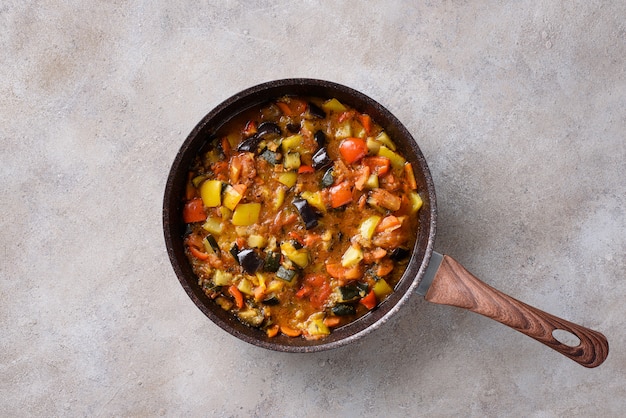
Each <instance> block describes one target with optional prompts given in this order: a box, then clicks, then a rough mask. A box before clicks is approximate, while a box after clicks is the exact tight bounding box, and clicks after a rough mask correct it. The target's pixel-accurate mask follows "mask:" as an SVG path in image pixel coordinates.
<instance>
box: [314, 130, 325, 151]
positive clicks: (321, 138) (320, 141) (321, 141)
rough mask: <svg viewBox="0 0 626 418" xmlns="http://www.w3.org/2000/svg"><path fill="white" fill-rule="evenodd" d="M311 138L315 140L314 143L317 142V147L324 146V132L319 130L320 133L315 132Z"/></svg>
mask: <svg viewBox="0 0 626 418" xmlns="http://www.w3.org/2000/svg"><path fill="white" fill-rule="evenodd" d="M313 138H314V139H315V142H317V146H318V147H325V146H326V134H324V131H321V130H320V131H317V132H315V135H313Z"/></svg>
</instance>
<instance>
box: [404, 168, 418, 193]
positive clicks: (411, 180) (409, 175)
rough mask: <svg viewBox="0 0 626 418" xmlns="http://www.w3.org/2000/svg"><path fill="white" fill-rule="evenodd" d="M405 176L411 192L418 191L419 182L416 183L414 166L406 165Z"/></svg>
mask: <svg viewBox="0 0 626 418" xmlns="http://www.w3.org/2000/svg"><path fill="white" fill-rule="evenodd" d="M404 176H405V177H406V182H407V184H408V185H409V187H410V188H411V190H417V182H416V181H415V173H414V172H413V166H412V165H411V163H406V164H405V165H404Z"/></svg>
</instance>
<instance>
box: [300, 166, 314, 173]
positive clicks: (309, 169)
mask: <svg viewBox="0 0 626 418" xmlns="http://www.w3.org/2000/svg"><path fill="white" fill-rule="evenodd" d="M306 173H315V170H314V169H313V167H311V166H310V165H304V164H302V165H301V166H300V167H299V168H298V174H306Z"/></svg>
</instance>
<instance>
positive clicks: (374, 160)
mask: <svg viewBox="0 0 626 418" xmlns="http://www.w3.org/2000/svg"><path fill="white" fill-rule="evenodd" d="M363 164H364V165H366V166H368V167H369V168H370V170H371V171H372V173H375V174H377V175H378V176H384V175H385V174H387V173H389V170H390V169H391V160H390V159H389V158H387V157H381V156H378V155H375V156H373V157H365V158H364V159H363Z"/></svg>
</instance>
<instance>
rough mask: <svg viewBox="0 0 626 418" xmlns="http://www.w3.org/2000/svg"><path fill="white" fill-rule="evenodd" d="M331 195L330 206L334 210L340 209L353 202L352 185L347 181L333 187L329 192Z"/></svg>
mask: <svg viewBox="0 0 626 418" xmlns="http://www.w3.org/2000/svg"><path fill="white" fill-rule="evenodd" d="M329 193H330V205H331V206H332V207H333V208H338V207H340V206H343V205H345V204H347V203H350V202H352V189H351V187H350V183H348V182H347V181H344V182H342V183H339V184H337V185H335V186H332V187H331V188H330V190H329Z"/></svg>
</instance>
